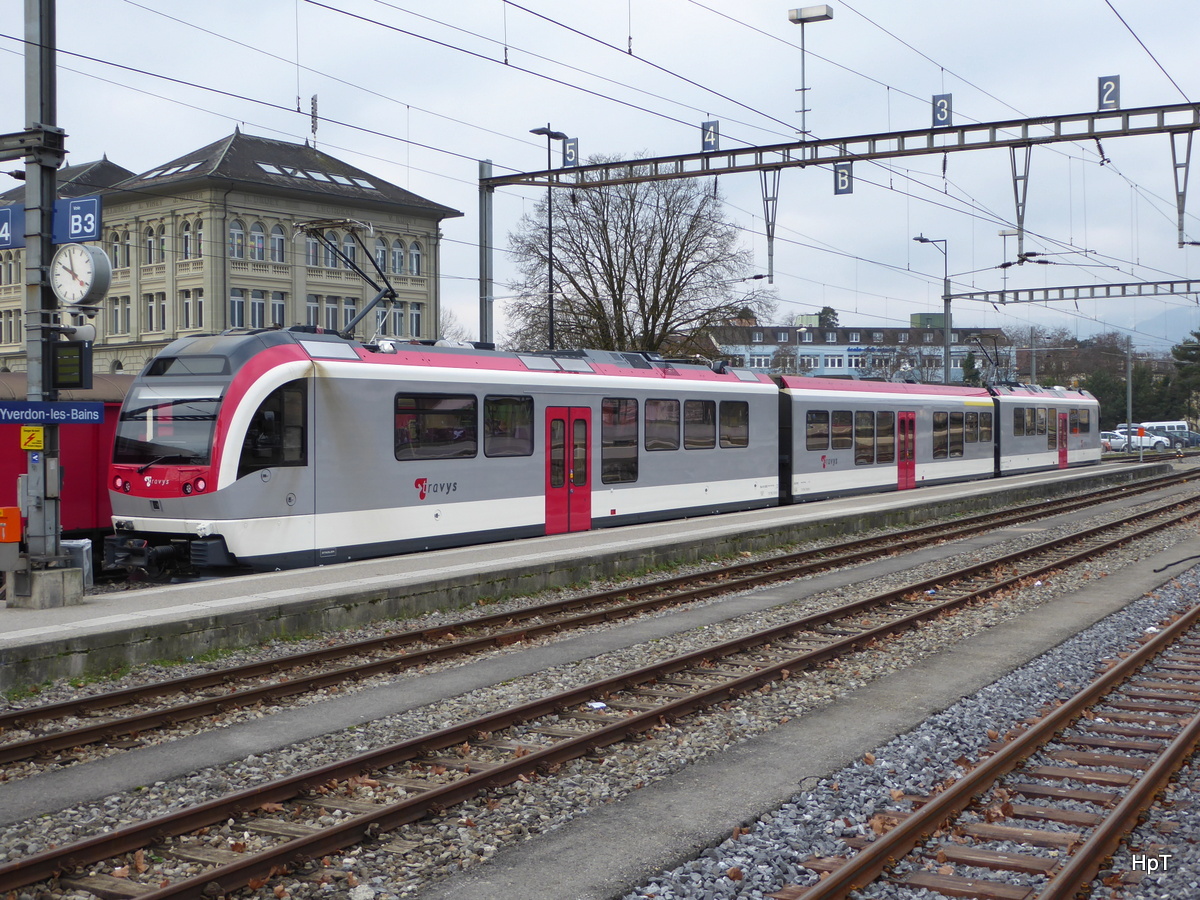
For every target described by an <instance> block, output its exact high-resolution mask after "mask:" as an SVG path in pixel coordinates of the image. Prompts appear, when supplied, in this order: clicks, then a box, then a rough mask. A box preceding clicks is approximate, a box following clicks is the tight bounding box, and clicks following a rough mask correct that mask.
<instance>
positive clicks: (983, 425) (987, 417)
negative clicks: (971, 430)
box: [979, 412, 992, 444]
mask: <svg viewBox="0 0 1200 900" xmlns="http://www.w3.org/2000/svg"><path fill="white" fill-rule="evenodd" d="M991 442H992V414H991V413H990V412H981V413H980V414H979V443H981V444H990V443H991Z"/></svg>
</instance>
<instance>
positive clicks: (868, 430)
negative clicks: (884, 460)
mask: <svg viewBox="0 0 1200 900" xmlns="http://www.w3.org/2000/svg"><path fill="white" fill-rule="evenodd" d="M874 462H875V413H873V412H869V411H867V410H859V411H857V412H856V413H855V414H854V464H855V465H856V466H870V465H873V464H874Z"/></svg>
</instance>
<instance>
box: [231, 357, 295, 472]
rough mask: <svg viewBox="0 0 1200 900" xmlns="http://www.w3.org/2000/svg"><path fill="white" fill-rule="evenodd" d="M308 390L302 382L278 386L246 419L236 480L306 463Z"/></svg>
mask: <svg viewBox="0 0 1200 900" xmlns="http://www.w3.org/2000/svg"><path fill="white" fill-rule="evenodd" d="M307 396H308V391H307V389H306V387H305V383H304V381H303V380H302V379H298V380H296V381H289V382H288V383H287V384H284V385H280V386H279V387H277V388H275V390H273V391H271V393H270V394H268V395H267V399H265V400H263V402H262V403H261V404H260V405H259V407H258V409H256V410H255V411H254V415H253V416H251V418H250V425H249V427H247V429H246V437H245V439H244V440H243V441H242V454H241V456H240V457H239V458H238V475H237V477H238V478H241V477H242V476H243V475H247V474H249V473H250V472H257V471H258V470H259V469H273V468H277V467H280V466H304V465H307V464H308V402H307Z"/></svg>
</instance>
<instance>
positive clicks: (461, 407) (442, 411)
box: [395, 394, 479, 460]
mask: <svg viewBox="0 0 1200 900" xmlns="http://www.w3.org/2000/svg"><path fill="white" fill-rule="evenodd" d="M478 405H479V402H478V401H477V400H476V399H475V397H474V395H472V394H397V395H396V403H395V426H396V439H395V442H396V459H399V460H406V459H420V460H426V459H461V458H465V457H473V456H476V455H477V454H478V452H479V438H478V434H477V430H478V426H477V424H476V422H477V420H478V415H477V412H478Z"/></svg>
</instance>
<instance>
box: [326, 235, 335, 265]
mask: <svg viewBox="0 0 1200 900" xmlns="http://www.w3.org/2000/svg"><path fill="white" fill-rule="evenodd" d="M337 245H338V233H337V232H336V231H327V232H325V268H327V269H336V268H337V264H338V256H337Z"/></svg>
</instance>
